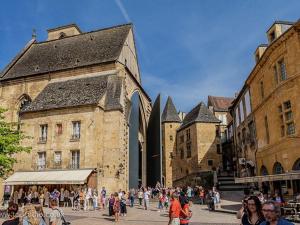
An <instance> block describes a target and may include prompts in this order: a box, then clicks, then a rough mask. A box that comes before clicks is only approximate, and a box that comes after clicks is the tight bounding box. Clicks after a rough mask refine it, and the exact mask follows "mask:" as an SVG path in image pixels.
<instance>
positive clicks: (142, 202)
mask: <svg viewBox="0 0 300 225" xmlns="http://www.w3.org/2000/svg"><path fill="white" fill-rule="evenodd" d="M135 199H137V200H138V202H137V203H135ZM150 199H155V200H157V201H158V206H157V208H158V212H161V211H163V210H165V211H168V213H169V224H170V225H171V224H172V225H180V224H184V225H188V224H189V219H190V218H191V216H192V212H191V210H190V204H191V200H192V192H191V188H190V187H188V188H184V189H182V188H176V189H175V188H161V187H160V186H156V187H155V188H151V187H147V188H146V187H140V188H139V189H133V188H132V189H130V190H129V192H127V193H126V192H124V191H121V190H119V192H115V193H114V194H111V196H110V197H109V199H108V211H109V216H114V218H115V222H118V221H119V218H120V216H126V215H127V208H126V207H127V205H128V206H130V207H134V205H135V204H136V205H137V207H142V208H143V209H144V210H148V209H149V202H150Z"/></svg>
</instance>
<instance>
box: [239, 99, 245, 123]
mask: <svg viewBox="0 0 300 225" xmlns="http://www.w3.org/2000/svg"><path fill="white" fill-rule="evenodd" d="M240 116H241V123H242V122H243V121H244V119H245V116H244V107H243V101H240Z"/></svg>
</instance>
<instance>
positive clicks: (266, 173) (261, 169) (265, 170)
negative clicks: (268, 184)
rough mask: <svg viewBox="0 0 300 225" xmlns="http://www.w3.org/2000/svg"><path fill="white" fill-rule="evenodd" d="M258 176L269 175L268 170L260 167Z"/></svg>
mask: <svg viewBox="0 0 300 225" xmlns="http://www.w3.org/2000/svg"><path fill="white" fill-rule="evenodd" d="M260 175H262V176H266V175H269V173H268V170H267V168H266V167H265V166H261V168H260Z"/></svg>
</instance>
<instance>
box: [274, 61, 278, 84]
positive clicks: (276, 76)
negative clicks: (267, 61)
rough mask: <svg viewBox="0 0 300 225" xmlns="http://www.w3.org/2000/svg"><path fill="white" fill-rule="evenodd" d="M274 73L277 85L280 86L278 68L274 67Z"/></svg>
mask: <svg viewBox="0 0 300 225" xmlns="http://www.w3.org/2000/svg"><path fill="white" fill-rule="evenodd" d="M273 71H274V80H275V84H276V85H277V84H278V73H277V66H276V65H274V67H273Z"/></svg>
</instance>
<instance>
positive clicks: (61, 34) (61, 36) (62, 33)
mask: <svg viewBox="0 0 300 225" xmlns="http://www.w3.org/2000/svg"><path fill="white" fill-rule="evenodd" d="M66 36H67V35H66V34H65V33H64V32H60V34H59V39H62V38H64V37H66Z"/></svg>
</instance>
